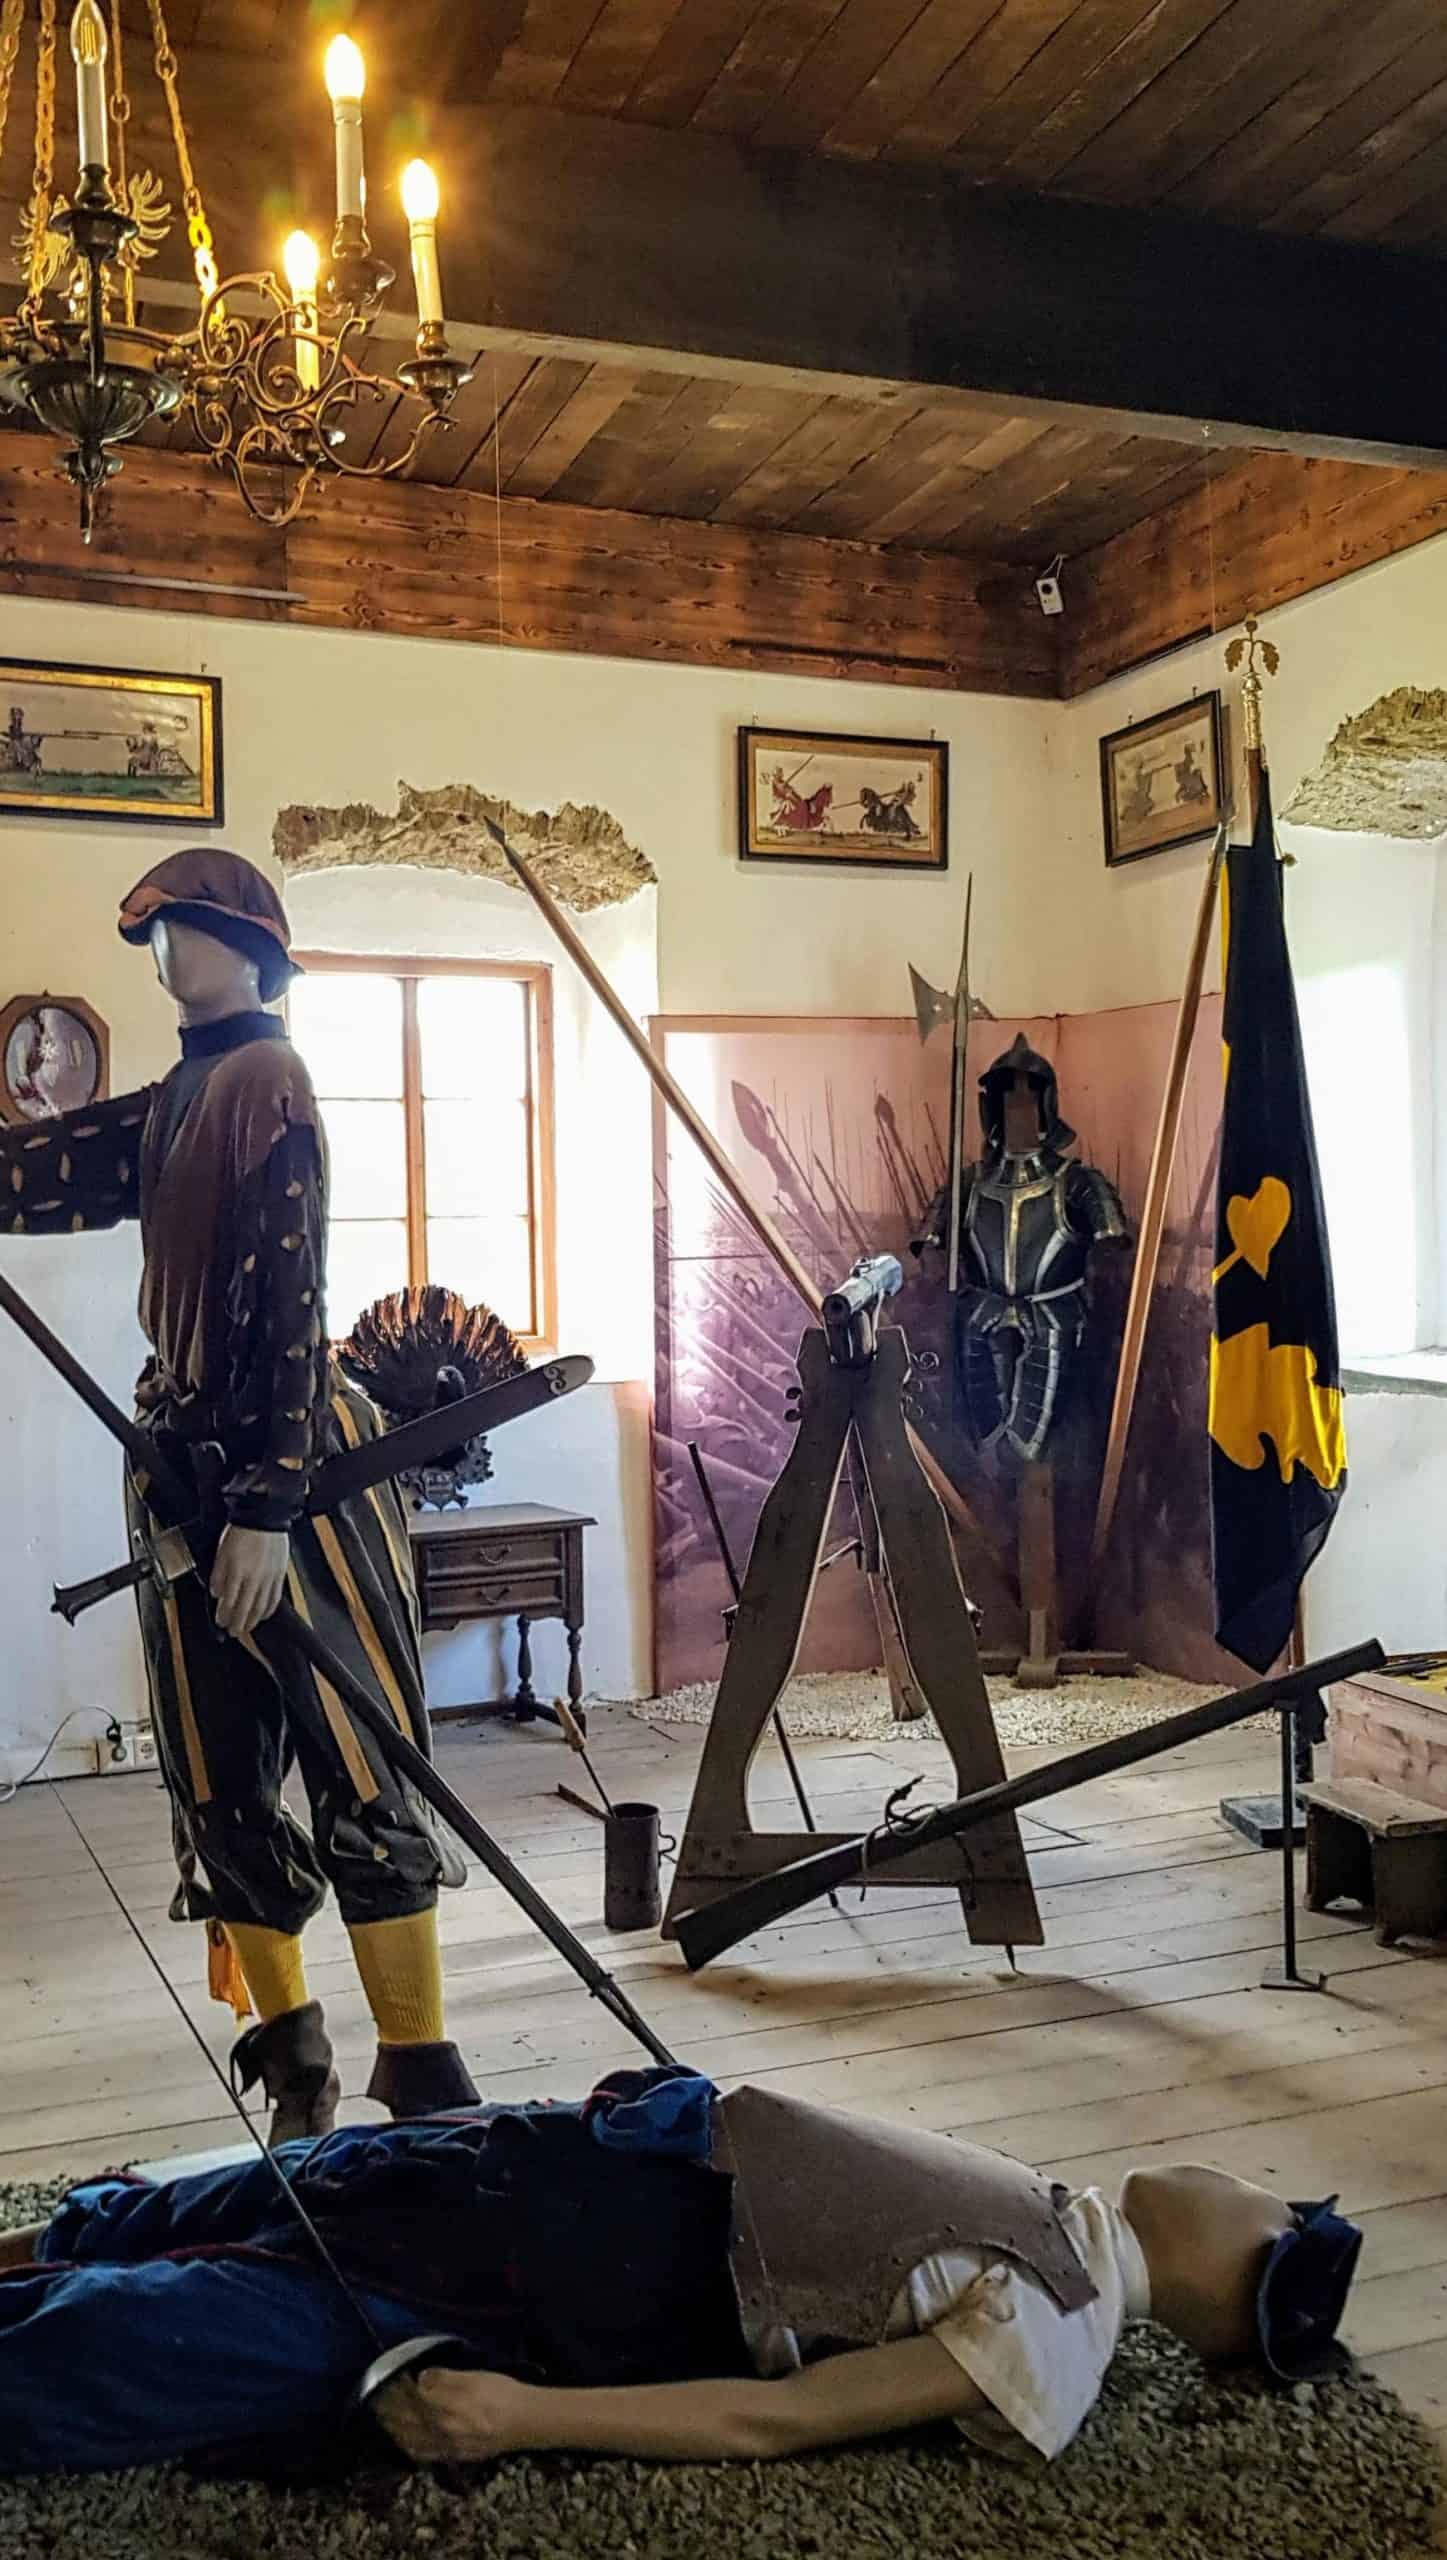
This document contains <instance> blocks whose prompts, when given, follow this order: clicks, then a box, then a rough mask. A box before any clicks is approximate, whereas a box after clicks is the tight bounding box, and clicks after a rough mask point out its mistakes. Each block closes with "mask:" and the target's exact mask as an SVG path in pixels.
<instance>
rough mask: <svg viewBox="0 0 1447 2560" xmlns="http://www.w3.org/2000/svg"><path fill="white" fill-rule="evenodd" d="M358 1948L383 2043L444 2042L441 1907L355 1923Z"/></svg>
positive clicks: (353, 1938)
mask: <svg viewBox="0 0 1447 2560" xmlns="http://www.w3.org/2000/svg"><path fill="white" fill-rule="evenodd" d="M347 1935H348V1937H349V1938H350V1939H351V1941H352V1952H353V1954H354V1955H355V1957H356V1959H357V1971H358V1973H359V1974H360V1975H361V1977H362V1989H363V1990H364V1991H365V1993H366V1995H367V2006H368V2008H369V2009H370V2010H371V2012H372V2016H373V2017H374V2019H375V2020H376V2023H377V2041H378V2043H379V2044H442V2043H444V2042H445V2041H446V2036H447V2027H446V2022H445V2019H444V2015H443V2006H442V1950H441V1948H440V1946H439V1945H438V1942H437V1914H436V1912H435V1911H414V1912H412V1913H411V1914H410V1915H409V1916H408V1917H407V1918H406V1919H404V1920H365V1921H362V1922H360V1923H359V1924H358V1925H357V1926H356V1927H355V1928H349V1929H348V1931H347Z"/></svg>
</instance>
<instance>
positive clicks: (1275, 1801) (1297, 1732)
mask: <svg viewBox="0 0 1447 2560" xmlns="http://www.w3.org/2000/svg"><path fill="white" fill-rule="evenodd" d="M1258 635H1259V625H1258V623H1257V619H1256V616H1255V614H1254V613H1248V614H1247V616H1246V624H1245V632H1244V636H1239V637H1238V638H1236V639H1235V640H1233V641H1232V642H1231V645H1230V647H1229V648H1228V649H1227V651H1226V665H1227V667H1228V669H1234V668H1236V667H1237V666H1239V665H1240V663H1241V660H1242V659H1243V658H1244V659H1245V661H1246V672H1245V674H1244V676H1243V677H1242V679H1241V738H1242V744H1243V747H1244V749H1245V761H1246V834H1247V841H1248V842H1250V841H1251V839H1252V838H1253V837H1254V836H1255V833H1256V821H1257V818H1258V817H1259V815H1260V813H1261V776H1262V770H1263V768H1264V766H1265V762H1266V753H1265V746H1264V742H1263V738H1262V730H1261V672H1260V669H1259V668H1258V666H1257V663H1256V658H1257V652H1258V650H1259V651H1260V653H1261V656H1262V658H1263V659H1264V661H1265V664H1266V671H1267V673H1268V675H1275V673H1276V666H1277V652H1276V650H1275V648H1274V646H1273V645H1272V643H1271V642H1270V641H1268V640H1262V639H1261V638H1260V637H1259V636H1258ZM1280 859H1281V860H1282V861H1284V862H1289V861H1290V860H1291V859H1292V857H1291V856H1290V855H1289V854H1287V855H1282V856H1281V857H1280ZM1305 1659H1306V1644H1305V1634H1304V1630H1303V1626H1302V1617H1301V1600H1300V1596H1299V1595H1298V1598H1297V1603H1296V1614H1295V1616H1294V1618H1293V1620H1292V1626H1291V1641H1290V1644H1289V1646H1288V1648H1287V1656H1286V1667H1287V1669H1288V1671H1295V1670H1299V1669H1300V1667H1301V1665H1302V1663H1303V1662H1304V1661H1305ZM1307 1706H1309V1707H1310V1708H1311V1709H1312V1711H1313V1712H1314V1713H1316V1714H1319V1702H1318V1701H1315V1700H1310V1701H1308V1700H1301V1699H1295V1698H1293V1699H1291V1700H1290V1701H1289V1703H1285V1704H1283V1706H1282V1710H1281V1777H1280V1786H1279V1792H1278V1794H1277V1795H1276V1796H1275V1797H1274V1798H1273V1797H1271V1796H1223V1797H1222V1798H1221V1804H1220V1812H1221V1819H1222V1821H1223V1822H1226V1823H1229V1824H1230V1826H1231V1828H1232V1830H1233V1831H1239V1832H1240V1833H1241V1834H1242V1837H1243V1838H1244V1839H1247V1840H1249V1841H1251V1843H1252V1845H1253V1846H1254V1847H1256V1848H1258V1849H1264V1848H1266V1847H1268V1846H1269V1845H1270V1843H1271V1841H1272V1839H1273V1837H1277V1838H1278V1839H1279V1845H1280V1851H1281V1962H1280V1964H1279V1965H1270V1966H1268V1968H1267V1970H1266V1972H1265V1973H1264V1974H1263V1975H1262V1977H1261V1987H1262V1989H1263V1991H1324V1990H1325V1989H1326V1976H1325V1975H1324V1974H1321V1973H1303V1972H1302V1970H1301V1967H1300V1965H1299V1963H1298V1961H1297V1951H1296V1949H1297V1941H1296V1787H1295V1780H1296V1777H1297V1775H1298V1774H1299V1772H1298V1762H1299V1760H1300V1757H1301V1752H1302V1749H1303V1736H1304V1734H1305V1733H1306V1731H1307V1730H1308V1729H1309V1728H1308V1727H1307V1726H1306V1725H1305V1724H1304V1723H1303V1722H1302V1714H1303V1708H1304V1707H1307ZM1305 1747H1306V1749H1307V1753H1308V1758H1307V1765H1306V1775H1307V1776H1308V1777H1310V1775H1311V1764H1310V1757H1309V1753H1310V1745H1309V1744H1308V1745H1306V1746H1305Z"/></svg>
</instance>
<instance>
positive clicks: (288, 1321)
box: [217, 1122, 327, 1597]
mask: <svg viewBox="0 0 1447 2560" xmlns="http://www.w3.org/2000/svg"><path fill="white" fill-rule="evenodd" d="M236 1252H237V1258H238V1262H239V1264H240V1270H239V1273H238V1286H237V1290H236V1300H235V1304H236V1314H235V1319H234V1322H233V1327H232V1378H231V1383H230V1387H229V1391H228V1402H229V1403H230V1404H232V1406H233V1407H234V1410H235V1412H236V1417H237V1422H238V1424H239V1426H240V1429H241V1430H242V1432H243V1433H245V1432H250V1431H252V1430H254V1429H256V1428H258V1427H260V1428H261V1429H262V1430H264V1434H265V1446H264V1448H263V1450H262V1452H261V1454H260V1456H259V1457H257V1458H255V1459H253V1460H252V1461H251V1463H250V1464H248V1465H246V1466H243V1467H242V1469H241V1470H240V1472H239V1473H238V1474H237V1475H235V1476H233V1478H232V1480H231V1482H230V1483H229V1484H228V1486H227V1488H226V1516H227V1519H228V1520H229V1521H230V1522H231V1523H232V1524H233V1526H235V1527H236V1528H238V1529H246V1530H268V1531H277V1530H285V1529H287V1528H289V1527H290V1525H291V1523H292V1521H293V1520H294V1519H295V1518H296V1517H297V1515H298V1513H299V1512H300V1510H301V1508H302V1505H303V1503H304V1502H305V1500H306V1492H307V1479H308V1475H309V1472H310V1468H311V1464H312V1459H313V1456H314V1453H315V1441H316V1426H317V1416H318V1409H319V1407H320V1406H321V1405H322V1404H323V1403H324V1401H325V1397H326V1381H327V1346H326V1331H325V1326H324V1323H323V1315H322V1275H323V1272H324V1269H325V1266H326V1188H325V1177H324V1173H323V1168H322V1157H321V1149H320V1146H319V1144H318V1140H317V1134H316V1131H315V1130H314V1129H313V1128H310V1127H308V1126H307V1125H306V1124H305V1123H296V1122H289V1123H288V1124H287V1126H286V1127H285V1129H284V1130H283V1132H282V1134H281V1136H280V1137H279V1138H278V1139H277V1141H276V1143H275V1145H274V1146H273V1147H272V1148H271V1150H270V1153H269V1154H268V1156H267V1158H266V1161H265V1163H264V1164H262V1165H261V1166H260V1167H259V1168H258V1171H257V1173H256V1174H255V1176H254V1177H253V1178H252V1179H251V1180H250V1181H248V1182H247V1183H246V1184H245V1185H244V1186H243V1188H242V1192H241V1195H240V1198H239V1200H238V1214H237V1237H236ZM225 1544H226V1542H225V1541H223V1547H224V1546H225ZM256 1561H257V1559H256V1557H255V1556H249V1557H248V1560H247V1567H246V1568H243V1565H242V1561H241V1557H240V1555H239V1552H238V1553H236V1555H235V1562H236V1567H237V1570H238V1572H240V1571H242V1570H244V1569H249V1566H250V1565H252V1564H254V1563H255V1562H256ZM221 1563H222V1557H221V1556H220V1555H218V1557H217V1566H218V1570H219V1569H220V1567H221ZM284 1569H285V1568H284V1567H283V1571H284ZM219 1596H220V1595H219V1594H218V1597H219Z"/></svg>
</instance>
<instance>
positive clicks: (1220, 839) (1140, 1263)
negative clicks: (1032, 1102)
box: [1086, 824, 1226, 1609]
mask: <svg viewBox="0 0 1447 2560" xmlns="http://www.w3.org/2000/svg"><path fill="white" fill-rule="evenodd" d="M1225 851H1226V829H1225V826H1224V824H1223V825H1221V826H1219V827H1218V828H1217V830H1216V841H1215V843H1214V844H1213V845H1212V847H1211V857H1210V860H1209V862H1208V863H1207V865H1206V877H1205V879H1204V881H1203V882H1202V885H1201V902H1200V905H1199V907H1198V909H1197V911H1196V929H1195V932H1194V933H1193V934H1192V936H1191V948H1190V952H1189V954H1188V956H1187V960H1186V982H1185V985H1184V986H1183V987H1182V989H1181V1000H1180V1003H1179V1005H1178V1006H1177V1008H1176V1028H1175V1035H1174V1037H1173V1039H1172V1041H1171V1055H1170V1062H1169V1064H1168V1066H1167V1068H1166V1081H1165V1086H1164V1089H1163V1091H1162V1094H1161V1113H1160V1119H1159V1121H1158V1122H1157V1125H1156V1142H1155V1146H1154V1148H1153V1150H1152V1153H1151V1168H1150V1173H1149V1175H1148V1177H1147V1180H1146V1196H1145V1204H1144V1206H1143V1208H1142V1210H1141V1224H1140V1239H1139V1242H1138V1243H1137V1245H1136V1256H1135V1268H1134V1270H1133V1271H1132V1273H1131V1283H1130V1297H1129V1299H1128V1300H1127V1303H1126V1312H1125V1329H1124V1332H1123V1333H1122V1335H1121V1344H1120V1364H1119V1367H1118V1368H1117V1370H1116V1379H1115V1397H1114V1401H1113V1403H1112V1405H1111V1410H1110V1428H1109V1430H1108V1431H1107V1433H1106V1440H1105V1458H1104V1461H1103V1463H1102V1466H1101V1471H1100V1493H1099V1496H1098V1499H1097V1501H1096V1506H1095V1527H1094V1529H1093V1531H1092V1533H1091V1540H1090V1562H1089V1565H1088V1567H1087V1570H1086V1590H1087V1592H1088V1593H1089V1594H1090V1595H1091V1597H1090V1600H1089V1602H1088V1605H1089V1606H1090V1607H1091V1608H1092V1609H1093V1607H1094V1594H1095V1593H1096V1591H1097V1590H1098V1588H1099V1582H1100V1567H1101V1563H1102V1561H1103V1559H1104V1556H1105V1550H1106V1547H1107V1546H1108V1544H1109V1542H1110V1532H1111V1528H1112V1525H1113V1523H1114V1520H1115V1509H1116V1504H1117V1502H1118V1501H1119V1499H1120V1484H1121V1476H1122V1474H1123V1472H1124V1469H1125V1451H1126V1442H1127V1440H1128V1439H1129V1437H1130V1426H1131V1417H1132V1415H1133V1414H1134V1412H1135V1398H1136V1388H1137V1386H1138V1385H1139V1383H1140V1372H1141V1357H1142V1354H1143V1352H1144V1350H1145V1341H1146V1327H1147V1326H1148V1324H1149V1323H1150V1315H1151V1300H1152V1298H1153V1296H1154V1294H1155V1286H1156V1273H1157V1270H1158V1269H1159V1267H1160V1258H1161V1244H1162V1241H1163V1239H1164V1236H1165V1229H1166V1204H1167V1202H1168V1200H1169V1198H1170V1192H1171V1176H1172V1174H1173V1173H1174V1172H1175V1167H1176V1146H1177V1142H1178V1140H1179V1138H1180V1134H1181V1119H1182V1115H1183V1113H1184V1110H1185V1102H1186V1073H1187V1069H1188V1068H1189V1066H1190V1062H1191V1044H1192V1042H1193V1040H1194V1039H1195V1036H1196V1020H1197V1016H1198V1014H1199V1012H1200V1009H1201V988H1202V984H1203V982H1204V979H1205V975H1206V958H1207V954H1208V952H1209V950H1210V947H1211V920H1212V917H1213V916H1214V914H1215V911H1216V892H1217V887H1218V885H1219V882H1220V878H1221V864H1222V860H1223V858H1224V856H1225Z"/></svg>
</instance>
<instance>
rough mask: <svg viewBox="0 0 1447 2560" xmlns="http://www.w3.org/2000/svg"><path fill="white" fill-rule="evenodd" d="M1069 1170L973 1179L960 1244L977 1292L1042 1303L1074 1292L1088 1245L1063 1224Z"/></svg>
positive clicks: (998, 1174) (1078, 1281)
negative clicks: (1017, 1177) (1016, 1177)
mask: <svg viewBox="0 0 1447 2560" xmlns="http://www.w3.org/2000/svg"><path fill="white" fill-rule="evenodd" d="M1068 1175H1069V1167H1068V1166H1066V1165H1061V1166H1059V1167H1057V1168H1056V1170H1055V1171H1053V1172H1051V1171H1049V1170H1048V1169H1047V1170H1045V1171H1042V1172H1040V1173H1037V1174H1033V1175H1028V1176H1027V1177H1026V1178H1025V1179H1023V1180H1021V1181H1011V1180H1010V1179H1009V1177H1008V1176H1007V1175H1006V1174H1004V1173H976V1174H975V1176H974V1179H973V1180H972V1182H971V1184H970V1192H969V1198H968V1200H967V1202H966V1204H965V1215H964V1241H965V1246H966V1252H967V1258H968V1265H969V1269H970V1276H971V1278H972V1279H973V1280H974V1281H975V1283H976V1285H977V1287H980V1288H984V1289H989V1290H991V1291H993V1293H994V1294H995V1295H996V1296H997V1297H1001V1298H1041V1297H1049V1296H1053V1295H1054V1294H1055V1293H1056V1292H1057V1291H1060V1290H1064V1289H1072V1288H1075V1287H1078V1285H1079V1283H1080V1282H1081V1280H1082V1279H1083V1278H1084V1276H1085V1257H1086V1252H1087V1242H1086V1239H1085V1238H1084V1237H1082V1236H1076V1235H1073V1234H1072V1232H1071V1230H1070V1227H1069V1224H1068V1223H1067V1218H1066V1208H1065V1186H1066V1181H1067V1179H1068Z"/></svg>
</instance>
